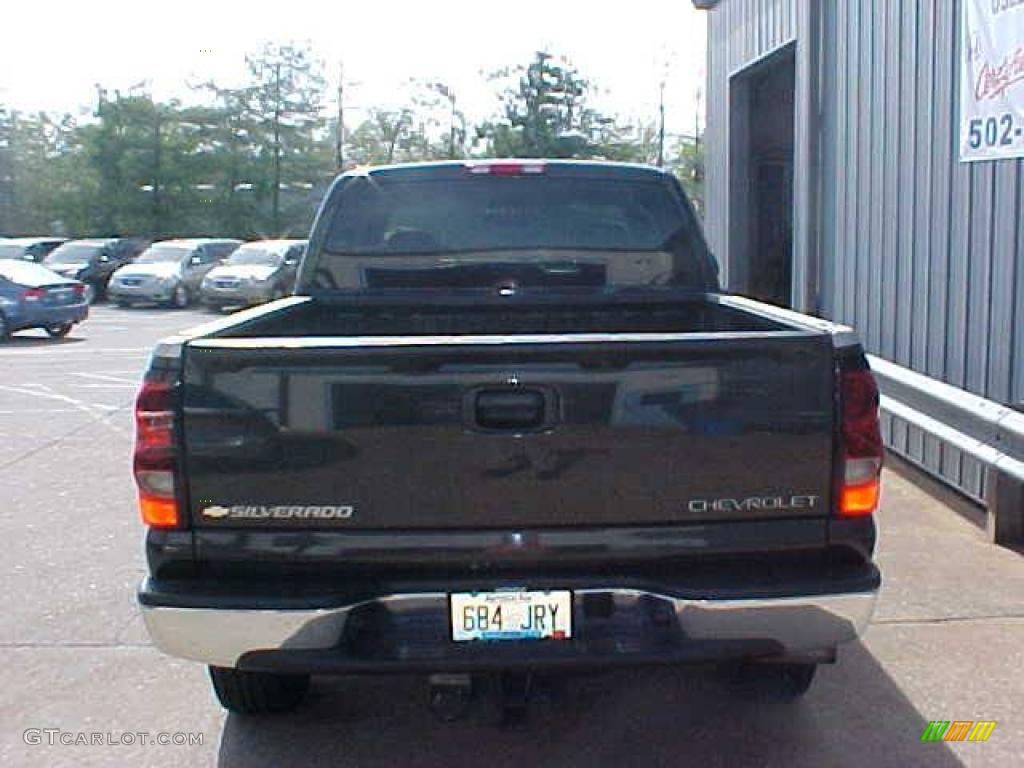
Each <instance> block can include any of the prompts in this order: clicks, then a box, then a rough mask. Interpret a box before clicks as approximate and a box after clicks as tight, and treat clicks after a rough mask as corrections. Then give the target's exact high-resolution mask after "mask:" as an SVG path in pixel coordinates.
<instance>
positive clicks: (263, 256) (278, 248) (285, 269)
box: [199, 240, 306, 309]
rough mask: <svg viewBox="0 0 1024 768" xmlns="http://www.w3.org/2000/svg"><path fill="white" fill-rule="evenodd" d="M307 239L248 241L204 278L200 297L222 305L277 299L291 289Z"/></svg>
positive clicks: (209, 304) (204, 302)
mask: <svg viewBox="0 0 1024 768" xmlns="http://www.w3.org/2000/svg"><path fill="white" fill-rule="evenodd" d="M305 250H306V241H305V240H259V241H257V242H254V243H246V244H245V245H242V246H240V247H239V249H238V250H237V251H235V252H234V253H232V254H231V256H229V257H228V260H227V261H225V262H224V263H223V264H221V265H220V266H219V267H214V268H213V269H211V270H210V272H209V273H208V274H207V275H206V277H205V278H203V283H202V287H201V288H200V292H199V295H200V298H201V300H202V302H203V304H205V305H207V306H209V307H216V308H218V309H220V308H223V307H227V306H248V305H252V304H260V303H262V302H264V301H274V300H275V299H280V298H281V297H283V296H287V295H288V294H289V293H291V291H292V288H293V287H294V285H295V272H296V270H297V269H298V265H299V260H300V259H301V258H302V254H303V253H304V252H305Z"/></svg>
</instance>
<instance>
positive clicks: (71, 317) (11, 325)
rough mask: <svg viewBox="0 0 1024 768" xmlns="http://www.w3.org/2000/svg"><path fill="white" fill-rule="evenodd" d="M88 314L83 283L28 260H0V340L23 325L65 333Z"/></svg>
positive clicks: (53, 333) (51, 334) (21, 328)
mask: <svg viewBox="0 0 1024 768" xmlns="http://www.w3.org/2000/svg"><path fill="white" fill-rule="evenodd" d="M88 316H89V303H88V302H87V301H86V291H85V284H84V283H81V282H79V281H78V280H71V279H69V278H66V277H61V276H60V275H58V274H57V273H56V272H52V271H50V270H49V269H47V268H46V267H43V266H40V265H39V264H34V263H32V262H29V261H17V260H14V259H0V341H4V340H6V339H7V337H8V336H9V335H10V334H12V333H14V332H15V331H22V330H25V329H26V328H42V329H44V330H45V331H46V332H47V333H48V334H50V336H53V337H54V338H58V337H61V336H67V335H68V332H69V331H70V330H71V328H72V326H74V325H75V323H80V322H82V321H83V320H85V318H86V317H88Z"/></svg>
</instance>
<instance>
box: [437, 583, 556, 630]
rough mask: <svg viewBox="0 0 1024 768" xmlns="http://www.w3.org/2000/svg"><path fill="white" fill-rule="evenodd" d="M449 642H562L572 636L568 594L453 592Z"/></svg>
mask: <svg viewBox="0 0 1024 768" xmlns="http://www.w3.org/2000/svg"><path fill="white" fill-rule="evenodd" d="M451 614H452V639H453V640H455V642H466V641H468V640H566V639H568V638H570V637H572V593H571V592H569V591H568V590H557V591H552V592H527V591H516V590H510V591H503V592H456V593H453V594H452V595H451Z"/></svg>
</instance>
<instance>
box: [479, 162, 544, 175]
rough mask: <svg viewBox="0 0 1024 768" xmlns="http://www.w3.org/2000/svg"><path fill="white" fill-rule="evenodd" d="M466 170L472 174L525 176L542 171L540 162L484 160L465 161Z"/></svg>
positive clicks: (542, 167) (542, 164)
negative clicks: (480, 161)
mask: <svg viewBox="0 0 1024 768" xmlns="http://www.w3.org/2000/svg"><path fill="white" fill-rule="evenodd" d="M466 171H467V172H468V173H470V174H471V175H473V176H527V175H535V174H540V173H544V171H545V165H544V163H542V162H511V163H508V162H484V163H467V164H466Z"/></svg>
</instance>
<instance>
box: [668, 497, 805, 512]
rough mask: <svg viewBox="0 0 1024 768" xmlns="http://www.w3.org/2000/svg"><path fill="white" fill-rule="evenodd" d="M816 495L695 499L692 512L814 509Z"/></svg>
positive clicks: (690, 506)
mask: <svg viewBox="0 0 1024 768" xmlns="http://www.w3.org/2000/svg"><path fill="white" fill-rule="evenodd" d="M818 498H819V497H817V496H814V495H793V496H753V497H751V498H747V499H693V500H691V501H690V503H689V505H688V506H689V509H690V511H691V512H747V511H753V510H762V509H763V510H784V509H813V508H814V506H815V505H816V504H817V503H818Z"/></svg>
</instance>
